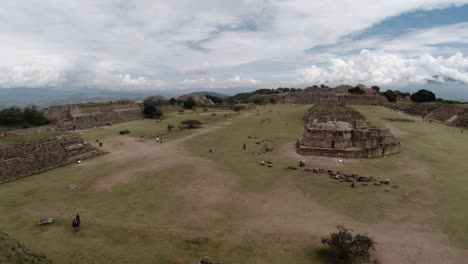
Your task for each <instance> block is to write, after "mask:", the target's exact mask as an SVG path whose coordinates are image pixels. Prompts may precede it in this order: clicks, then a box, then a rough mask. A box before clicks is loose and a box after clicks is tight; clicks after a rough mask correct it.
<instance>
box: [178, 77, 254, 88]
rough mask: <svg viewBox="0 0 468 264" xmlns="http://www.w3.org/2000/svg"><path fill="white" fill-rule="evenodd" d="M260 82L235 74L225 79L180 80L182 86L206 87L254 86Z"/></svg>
mask: <svg viewBox="0 0 468 264" xmlns="http://www.w3.org/2000/svg"><path fill="white" fill-rule="evenodd" d="M261 83H262V82H261V81H260V80H256V79H252V78H241V77H240V76H239V75H236V76H234V77H232V78H227V79H218V78H215V77H209V78H199V79H185V80H183V81H181V82H180V83H179V84H181V85H182V86H184V87H195V88H200V87H208V88H220V87H240V86H250V87H255V86H257V85H259V84H261Z"/></svg>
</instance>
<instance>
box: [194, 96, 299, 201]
mask: <svg viewBox="0 0 468 264" xmlns="http://www.w3.org/2000/svg"><path fill="white" fill-rule="evenodd" d="M307 108H308V107H307V106H298V105H290V106H287V107H285V106H265V107H262V108H261V115H256V114H254V112H252V116H250V117H241V118H238V119H236V120H235V122H234V124H233V125H232V126H229V127H226V128H223V129H221V130H220V131H218V132H216V133H210V134H206V135H203V136H200V137H197V138H195V139H194V140H191V141H189V142H188V143H187V144H186V146H187V148H188V149H189V150H190V151H192V152H194V153H195V154H196V155H198V156H202V157H207V158H210V159H213V160H214V161H216V162H217V163H219V164H221V165H222V166H223V167H227V168H230V169H231V170H233V171H234V172H235V173H236V174H237V175H238V176H239V177H240V189H241V190H242V191H247V192H248V191H261V190H267V189H269V188H272V187H274V186H275V185H276V184H278V183H279V181H278V180H280V179H281V178H282V177H284V176H285V175H287V173H285V168H287V167H288V165H291V163H293V164H295V163H296V161H291V160H290V159H283V158H281V157H279V156H278V153H279V151H278V148H279V147H281V146H283V145H284V144H285V143H287V142H291V140H294V139H295V138H297V137H298V136H300V135H301V134H302V130H303V125H304V121H303V120H302V116H303V115H304V111H306V110H307ZM266 118H269V119H271V121H272V122H271V123H269V122H264V123H263V124H261V120H262V119H266ZM249 136H250V137H258V138H249ZM261 140H270V141H271V142H263V143H261V144H260V145H259V144H256V142H259V141H261ZM243 144H246V147H247V149H246V150H243ZM264 144H266V145H267V146H268V147H270V148H274V151H273V152H267V153H261V154H258V153H260V150H261V148H262V146H263V145H264ZM209 146H212V147H213V148H214V153H209V152H208V151H207V149H208V147H209ZM261 160H268V161H272V162H273V168H268V167H266V166H260V165H259V164H260V162H261Z"/></svg>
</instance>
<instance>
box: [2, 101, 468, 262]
mask: <svg viewBox="0 0 468 264" xmlns="http://www.w3.org/2000/svg"><path fill="white" fill-rule="evenodd" d="M306 109H307V106H296V105H294V106H290V105H276V106H274V107H273V106H266V107H265V108H263V107H262V108H261V112H262V115H261V116H256V115H255V112H251V113H252V116H251V117H243V116H241V117H238V118H235V119H234V121H233V125H231V126H229V127H227V128H223V129H221V130H218V131H217V132H214V133H210V134H206V135H202V136H199V137H196V138H194V139H193V140H190V141H189V142H187V143H186V147H187V148H188V149H189V150H190V151H192V152H194V153H196V154H198V155H200V156H203V157H208V158H209V159H212V160H214V161H216V162H217V163H219V164H220V165H222V167H224V168H226V169H228V170H231V171H232V172H235V174H236V175H237V176H238V177H239V178H238V183H239V185H238V186H237V187H236V188H238V190H239V191H241V192H263V191H266V190H271V189H273V188H275V187H278V186H279V185H280V184H281V183H282V182H283V180H287V179H289V178H290V179H292V180H293V181H294V182H295V183H296V184H297V185H298V186H299V187H300V188H301V189H302V190H303V191H304V192H307V193H308V194H310V197H311V199H314V200H318V201H319V202H320V203H322V204H323V205H326V206H328V207H331V208H335V209H336V210H338V211H340V212H344V213H346V214H348V215H351V216H353V217H355V218H357V219H360V220H362V221H365V222H373V221H376V220H378V219H379V218H384V217H388V214H390V213H391V212H392V210H399V209H400V208H419V207H424V210H425V211H427V209H428V208H427V204H426V203H427V201H428V200H434V199H435V198H434V196H435V197H436V199H435V202H433V203H432V202H431V203H430V204H429V209H430V210H432V211H434V212H435V213H436V215H437V219H438V220H439V221H438V222H437V223H435V224H437V225H438V226H440V227H441V228H443V229H444V230H446V231H447V232H448V233H449V234H450V235H451V237H452V238H454V239H455V241H457V242H458V243H459V244H460V245H463V246H467V245H468V241H467V240H466V239H467V238H468V233H467V227H468V221H467V220H468V216H467V215H466V212H467V210H466V205H465V203H464V201H466V199H467V198H468V197H467V194H466V193H467V192H466V191H465V188H466V186H468V184H467V178H466V177H464V175H466V173H465V174H464V172H466V171H467V166H468V164H467V163H466V162H464V159H465V158H466V150H467V149H468V148H467V145H466V144H467V142H468V141H467V140H466V137H468V131H465V133H464V134H463V135H461V134H460V133H459V132H458V134H451V131H453V130H454V128H451V127H447V126H443V125H440V124H435V123H432V124H422V123H419V122H415V123H409V122H390V121H385V120H381V119H380V116H385V117H390V118H393V117H394V115H395V114H394V113H393V112H392V111H390V110H388V109H385V108H372V107H357V108H356V109H358V110H359V111H361V112H362V113H363V114H364V115H366V116H367V117H368V118H369V119H370V120H371V121H372V122H373V123H375V124H377V125H384V124H391V125H392V126H394V127H395V128H397V129H398V130H399V131H400V132H401V135H400V140H401V142H402V146H403V152H402V153H401V154H398V155H394V156H390V157H386V158H382V159H374V160H349V161H346V163H345V165H343V166H345V167H344V169H343V171H348V170H352V171H355V172H359V173H362V174H363V175H375V176H381V177H386V176H388V175H390V176H391V177H390V178H391V179H392V181H395V182H396V183H398V184H399V185H400V189H399V190H398V191H392V192H391V193H384V192H383V190H382V189H378V188H373V187H372V188H369V189H363V188H358V189H355V190H354V191H351V189H350V188H349V187H348V185H344V184H337V183H336V182H335V181H331V180H330V179H328V178H327V177H325V176H324V177H304V175H303V174H302V172H299V171H286V170H284V169H283V168H284V167H286V166H287V165H291V164H295V163H296V162H297V160H295V159H294V158H290V157H289V156H287V155H285V154H284V153H282V151H281V150H280V149H279V147H281V146H282V145H283V144H284V143H287V142H291V141H293V140H294V139H295V138H297V137H298V136H299V135H300V134H301V133H302V128H303V127H302V126H303V121H302V116H303V113H304V111H305V110H306ZM278 110H280V111H281V113H278ZM374 110H376V113H374V112H373V111H374ZM378 116H379V117H378ZM400 116H404V115H402V114H399V117H400ZM189 117H193V115H192V116H190V114H184V115H182V116H179V115H178V114H174V115H169V116H168V119H167V120H165V121H164V122H176V121H180V120H182V119H186V118H189ZM267 117H268V118H271V120H272V123H271V124H263V125H261V124H260V120H261V119H263V118H267ZM405 117H407V116H405ZM136 122H143V123H129V124H118V125H115V127H114V126H113V127H112V128H111V129H107V130H105V129H103V130H105V131H104V132H102V134H100V133H101V132H99V133H97V131H100V130H101V129H100V128H99V129H96V130H89V131H86V132H85V137H86V138H87V139H88V140H94V139H95V138H96V137H112V136H114V135H116V134H117V133H116V132H117V131H118V130H119V129H120V128H119V127H118V126H126V125H129V130H131V131H132V134H130V136H139V135H144V136H149V135H152V134H153V133H154V131H156V130H157V129H154V127H153V126H161V127H163V128H165V125H164V124H158V125H155V123H154V121H151V120H148V121H136ZM146 122H148V123H146ZM421 126H422V127H421ZM113 129H115V131H114V130H113ZM248 136H258V137H260V138H259V139H248V138H247V137H248ZM266 138H268V139H271V140H273V142H269V143H268V144H269V146H271V147H275V151H274V152H273V153H267V154H262V155H257V154H256V153H257V152H258V150H259V148H260V146H259V145H257V144H255V142H256V141H258V140H262V139H266ZM244 143H245V144H247V148H248V149H247V151H243V150H242V144H244ZM206 146H213V147H214V149H215V153H211V154H210V153H208V152H207V147H206ZM262 159H265V160H271V161H273V162H274V167H273V168H265V167H261V166H259V165H258V163H259V161H260V160H262ZM412 159H413V160H414V162H411V163H410V162H409V161H410V160H412ZM311 160H313V161H311V162H310V163H308V164H314V165H317V166H320V167H323V166H325V165H329V164H331V163H330V160H333V159H328V158H312V159H311ZM335 163H336V162H335ZM335 163H333V164H335ZM128 166H131V163H125V162H121V163H112V164H100V165H99V166H96V167H92V168H86V169H80V168H79V167H76V166H73V165H71V166H66V167H62V168H58V169H55V170H52V171H48V172H45V173H42V174H40V175H36V176H32V177H28V178H25V179H22V180H19V181H15V182H11V183H7V184H3V185H0V215H2V217H0V226H2V228H3V229H4V230H5V231H6V232H8V233H10V234H11V235H12V236H14V237H15V238H17V239H18V240H19V241H21V242H22V243H25V244H26V245H27V246H29V247H31V248H33V249H34V250H38V251H41V252H44V253H46V254H47V255H48V256H50V257H51V258H52V259H53V260H54V261H55V262H56V263H108V262H113V263H191V261H193V260H195V259H198V258H200V257H202V256H203V255H209V256H211V257H213V258H214V259H220V260H222V261H224V262H225V263H239V262H242V261H245V262H248V263H285V262H289V263H319V262H320V259H319V258H318V257H317V255H316V253H315V252H314V251H313V250H312V248H313V247H314V246H318V245H317V244H313V243H315V242H313V243H309V242H304V241H303V242H298V241H290V242H287V243H285V242H284V241H282V242H279V241H276V240H275V239H268V238H262V239H255V238H248V237H247V238H246V237H238V236H235V235H232V236H231V235H227V236H226V235H220V234H229V230H231V228H234V226H235V227H236V228H242V218H241V217H240V216H242V212H237V211H235V212H231V211H230V210H229V208H224V209H223V208H220V209H219V211H218V212H217V214H216V216H215V217H214V218H213V219H214V220H213V221H214V222H213V223H205V224H197V223H196V222H194V221H191V220H190V219H191V217H194V215H193V214H192V213H195V214H196V212H193V208H192V207H193V201H187V200H185V199H183V198H182V197H181V196H179V195H178V194H177V193H176V192H173V190H174V189H175V188H180V187H184V186H190V184H191V182H192V181H193V180H194V179H193V177H192V176H191V174H190V171H191V169H192V168H190V167H187V166H181V167H178V168H173V169H170V170H164V171H161V172H154V173H150V172H148V173H145V175H141V176H144V177H136V180H135V181H132V182H131V183H129V184H125V185H118V186H117V187H115V188H114V191H113V192H95V191H92V190H89V189H87V188H86V187H89V186H91V185H92V184H93V182H94V181H95V179H96V178H98V177H101V176H102V175H108V174H110V173H113V172H118V171H121V170H124V169H125V168H126V167H128ZM332 166H334V165H332ZM336 166H342V165H336ZM420 170H422V171H423V173H422V174H420V172H419V171H420ZM65 175H66V177H65ZM416 175H417V176H416ZM69 184H79V185H81V186H83V188H84V190H83V191H80V192H71V191H69V190H67V188H66V186H67V185H69ZM123 204H124V205H125V206H122V205H123ZM190 210H192V211H190ZM76 212H80V214H81V215H82V217H83V222H84V225H83V229H84V231H85V232H78V233H73V232H71V231H70V225H71V217H72V216H73V215H74V214H75V213H76ZM418 212H419V211H418ZM49 215H52V216H54V217H55V218H56V223H54V224H53V225H51V226H48V227H44V228H43V227H37V226H35V225H34V222H35V221H36V220H37V219H38V218H40V217H44V216H49ZM404 220H405V219H401V221H404ZM174 224H177V225H178V226H183V227H184V228H185V230H191V231H190V232H180V231H179V230H174V229H172V228H171V227H172V226H174ZM233 225H234V226H233ZM237 225H239V226H237Z"/></svg>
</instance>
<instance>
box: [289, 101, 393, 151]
mask: <svg viewBox="0 0 468 264" xmlns="http://www.w3.org/2000/svg"><path fill="white" fill-rule="evenodd" d="M305 118H306V120H307V124H306V125H305V128H304V135H303V137H302V138H300V139H298V140H297V143H296V148H297V152H298V153H299V154H303V155H320V156H331V157H343V158H377V157H383V156H387V155H391V154H395V153H398V152H400V142H399V141H397V140H396V138H395V137H394V136H393V135H392V133H391V132H390V131H389V130H388V129H380V128H375V127H371V126H370V125H369V123H368V122H367V121H365V119H364V117H363V116H362V115H361V114H360V113H358V112H357V111H354V110H353V109H351V108H348V107H345V106H329V105H328V106H323V105H322V106H321V105H317V106H314V107H312V108H311V109H310V110H309V111H308V113H307V114H306V117H305Z"/></svg>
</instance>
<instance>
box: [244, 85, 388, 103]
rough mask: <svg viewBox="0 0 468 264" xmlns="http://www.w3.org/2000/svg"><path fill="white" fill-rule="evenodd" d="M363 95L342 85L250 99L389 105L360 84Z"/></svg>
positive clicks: (260, 95)
mask: <svg viewBox="0 0 468 264" xmlns="http://www.w3.org/2000/svg"><path fill="white" fill-rule="evenodd" d="M356 87H359V88H360V89H361V91H362V92H363V93H362V94H352V93H350V90H351V89H353V88H354V87H353V86H350V85H340V86H337V87H335V88H315V87H309V88H306V89H304V90H302V91H294V92H284V93H278V94H256V95H254V96H252V97H251V98H250V99H251V100H252V101H254V102H255V101H260V102H275V103H292V104H330V105H388V100H387V99H386V98H385V97H384V96H383V95H381V94H379V93H377V92H376V91H375V90H372V89H370V88H367V87H366V86H364V85H362V84H359V85H357V86H356Z"/></svg>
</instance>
